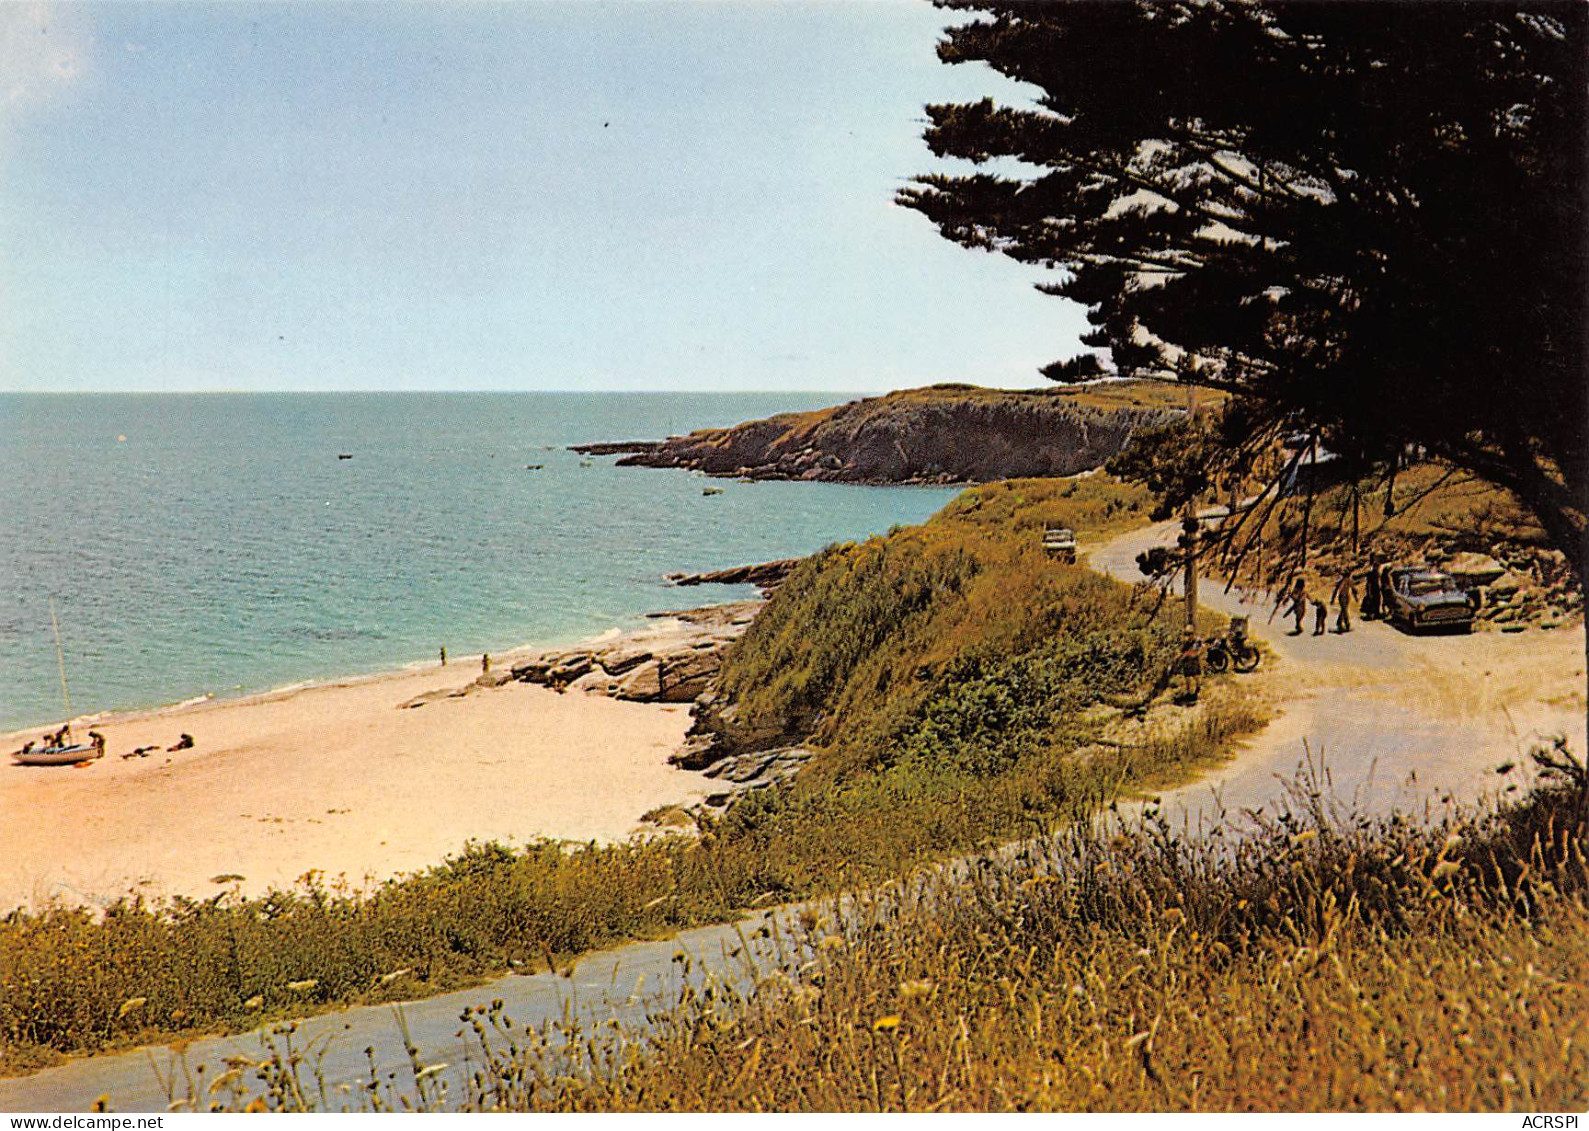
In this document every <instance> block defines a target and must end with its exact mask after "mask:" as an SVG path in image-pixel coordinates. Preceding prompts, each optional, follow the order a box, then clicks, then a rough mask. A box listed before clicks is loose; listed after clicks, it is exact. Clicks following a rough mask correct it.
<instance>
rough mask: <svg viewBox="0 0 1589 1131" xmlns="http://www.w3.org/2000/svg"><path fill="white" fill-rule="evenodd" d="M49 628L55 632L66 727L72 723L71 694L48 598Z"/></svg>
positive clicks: (58, 628)
mask: <svg viewBox="0 0 1589 1131" xmlns="http://www.w3.org/2000/svg"><path fill="white" fill-rule="evenodd" d="M50 627H51V628H53V629H54V630H55V662H56V664H58V665H59V666H60V669H61V698H62V700H64V701H65V703H66V725H67V726H70V725H71V723H72V693H71V692H70V691H68V690H66V653H65V652H63V651H61V622H60V621H58V620H56V619H55V598H54V597H51V598H50Z"/></svg>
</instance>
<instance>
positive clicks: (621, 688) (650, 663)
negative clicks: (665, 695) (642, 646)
mask: <svg viewBox="0 0 1589 1131" xmlns="http://www.w3.org/2000/svg"><path fill="white" fill-rule="evenodd" d="M612 695H613V697H614V698H617V699H628V700H631V701H634V702H638V703H649V702H651V701H652V700H654V699H657V698H659V697H660V696H661V695H662V661H661V660H646V661H645V662H644V663H642V664H640V665H639V666H637V667H634V668H630V669H629V670H628V671H627V672H626V673H624V675H623V676H622V678H620V679H619V680H618V681H617V682H616V684H615V685H614V686H613V689H612Z"/></svg>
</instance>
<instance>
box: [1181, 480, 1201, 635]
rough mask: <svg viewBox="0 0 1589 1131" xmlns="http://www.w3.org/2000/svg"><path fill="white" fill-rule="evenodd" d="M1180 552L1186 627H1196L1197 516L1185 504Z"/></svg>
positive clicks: (1190, 506)
mask: <svg viewBox="0 0 1589 1131" xmlns="http://www.w3.org/2000/svg"><path fill="white" fill-rule="evenodd" d="M1179 541H1180V544H1181V551H1182V553H1183V555H1184V556H1185V558H1186V583H1185V587H1186V626H1187V627H1188V628H1196V627H1197V543H1198V537H1197V515H1196V513H1195V512H1194V511H1193V509H1192V504H1191V503H1187V504H1186V512H1185V516H1184V517H1183V518H1182V519H1181V537H1180V539H1179Z"/></svg>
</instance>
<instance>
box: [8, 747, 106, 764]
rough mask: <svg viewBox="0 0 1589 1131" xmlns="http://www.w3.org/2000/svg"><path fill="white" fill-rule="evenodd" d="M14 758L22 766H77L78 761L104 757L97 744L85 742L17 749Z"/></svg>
mask: <svg viewBox="0 0 1589 1131" xmlns="http://www.w3.org/2000/svg"><path fill="white" fill-rule="evenodd" d="M11 757H12V759H13V760H14V761H15V762H16V763H17V764H18V765H21V766H75V765H76V764H77V763H78V762H92V761H93V760H94V759H95V758H103V757H104V752H103V751H102V750H100V749H99V748H98V747H97V746H93V745H90V744H88V743H84V742H78V743H74V744H73V745H71V746H42V747H35V748H34V749H32V750H15V751H13V752H12V754H11Z"/></svg>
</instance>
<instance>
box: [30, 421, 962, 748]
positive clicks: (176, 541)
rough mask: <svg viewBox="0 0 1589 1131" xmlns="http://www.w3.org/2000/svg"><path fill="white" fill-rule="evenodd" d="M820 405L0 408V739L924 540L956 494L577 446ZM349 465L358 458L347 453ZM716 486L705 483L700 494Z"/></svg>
mask: <svg viewBox="0 0 1589 1131" xmlns="http://www.w3.org/2000/svg"><path fill="white" fill-rule="evenodd" d="M846 399H849V395H847V394H842V393H829V394H814V393H806V394H771V393H735V394H684V393H611V394H601V393H593V394H583V393H474V394H469V393H435V394H432V393H369V394H359V393H347V394H330V393H328V394H297V393H279V394H208V395H174V394H173V395H123V394H82V395H53V394H0V461H3V466H4V468H5V472H4V476H3V483H4V487H3V490H0V530H3V535H0V731H9V730H16V729H21V728H23V727H31V726H35V725H42V724H45V723H47V722H51V721H54V720H57V719H60V718H63V717H65V710H64V704H63V699H62V690H61V680H60V676H59V673H58V663H57V655H56V647H55V636H54V633H53V630H52V627H51V602H52V600H53V604H54V609H55V617H56V619H57V621H58V623H59V626H60V642H61V651H62V656H63V658H64V663H65V670H66V676H67V685H68V688H69V691H70V695H71V708H72V713H73V714H74V715H83V714H90V713H95V712H102V711H121V710H129V709H140V708H149V707H157V706H162V705H166V704H173V703H178V702H184V701H187V700H190V699H196V698H200V697H205V696H215V697H227V696H236V695H243V694H247V693H251V692H257V691H263V690H269V689H273V688H280V687H286V686H292V685H295V684H298V683H302V682H314V681H318V680H325V679H329V678H335V677H342V676H350V675H357V674H364V673H372V672H378V671H384V670H390V669H395V668H399V667H403V666H406V665H410V664H415V663H431V662H435V660H436V659H437V657H438V654H439V650H440V649H441V648H443V647H445V648H446V649H447V650H448V652H449V653H450V654H451V655H452V656H455V657H464V656H468V655H471V654H477V653H480V652H487V651H498V652H500V651H504V650H506V649H509V648H512V647H516V646H521V645H525V644H538V645H545V646H553V645H557V644H561V643H568V642H572V641H574V640H578V639H583V638H587V637H590V636H593V635H596V634H599V633H602V632H604V631H607V630H609V629H613V628H624V627H629V626H633V625H635V624H637V623H639V622H640V621H641V619H642V618H643V617H644V616H645V614H647V613H650V612H657V611H663V610H667V609H677V608H685V607H690V606H693V605H699V604H706V603H711V602H715V601H721V600H732V599H737V598H741V597H746V596H751V595H753V594H754V590H753V589H751V588H750V587H748V586H710V587H701V588H689V589H680V588H676V587H673V586H670V585H669V584H668V583H667V582H666V581H665V580H664V575H665V574H667V573H670V572H674V571H700V570H709V569H719V568H724V567H727V566H733V565H740V564H743V563H747V562H756V561H764V560H769V559H773V558H781V557H789V556H793V555H800V554H808V553H812V552H814V551H816V550H818V549H820V548H822V547H823V546H825V545H827V544H829V543H832V542H835V541H845V540H854V539H860V538H864V537H866V536H868V535H871V534H875V533H880V532H883V531H887V530H888V529H889V528H890V527H892V526H895V525H897V524H910V523H917V522H920V521H922V520H924V519H925V518H927V517H928V516H929V515H931V514H932V513H933V512H934V511H936V510H938V509H939V508H940V507H941V506H943V505H944V503H946V502H947V501H948V500H949V499H950V498H951V497H952V496H953V494H954V491H953V490H951V489H943V488H926V487H861V486H850V485H843V484H831V483H805V482H797V483H790V482H747V481H738V480H721V479H705V478H703V477H701V476H699V475H698V474H696V473H692V472H689V471H683V470H673V469H666V470H664V469H648V468H620V467H616V466H614V465H615V462H616V460H615V457H611V456H605V457H603V456H598V457H590V458H587V457H582V456H580V455H578V454H576V453H574V452H572V451H569V450H568V445H570V444H576V443H584V442H591V441H602V440H627V439H636V438H639V439H657V438H661V437H664V436H667V435H671V434H679V433H683V432H687V431H690V430H692V429H695V428H703V427H711V426H721V425H728V424H734V423H737V422H739V421H742V420H748V419H753V418H758V417H764V416H768V415H770V414H773V413H776V412H785V411H792V410H798V409H808V408H816V407H819V406H822V405H827V404H833V403H837V402H839V401H842V400H846ZM344 457H350V458H344ZM707 488H717V489H720V491H721V493H720V494H717V493H714V494H707V493H706V489H707Z"/></svg>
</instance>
